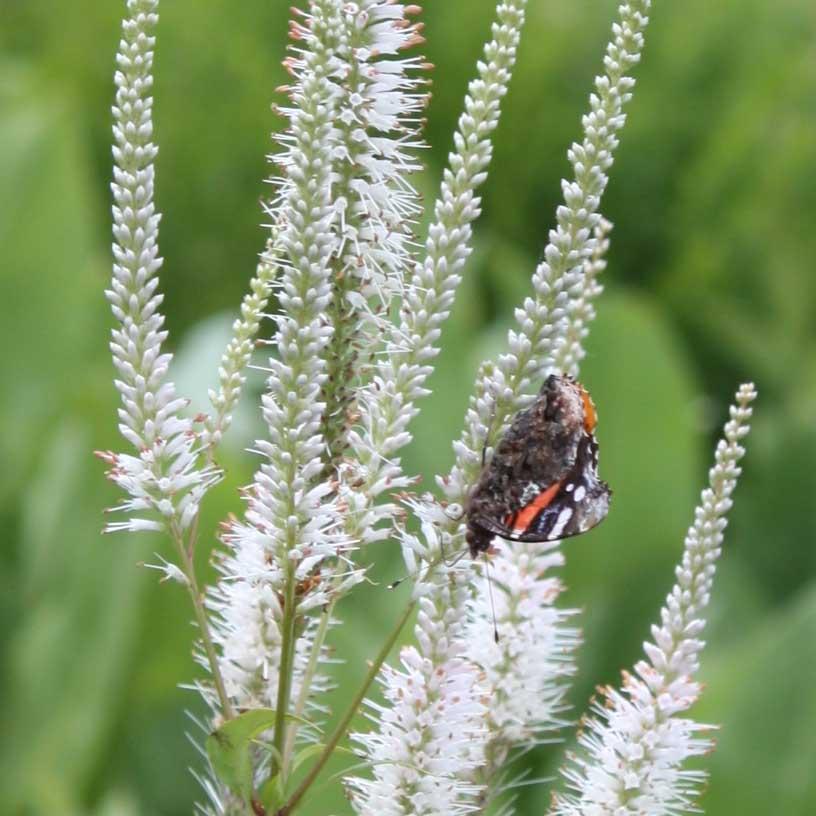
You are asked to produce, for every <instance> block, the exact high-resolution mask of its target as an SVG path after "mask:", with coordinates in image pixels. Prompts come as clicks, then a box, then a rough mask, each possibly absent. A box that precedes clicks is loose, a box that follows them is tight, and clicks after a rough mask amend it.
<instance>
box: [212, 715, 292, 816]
mask: <svg viewBox="0 0 816 816" xmlns="http://www.w3.org/2000/svg"><path fill="white" fill-rule="evenodd" d="M275 716H276V715H275V711H274V709H271V708H256V709H253V710H252V711H246V712H244V713H243V714H239V715H238V716H237V717H235V718H234V719H232V720H229V721H228V722H226V723H224V725H222V726H221V728H219V729H217V730H216V731H213V732H212V734H210V736H209V737H207V743H206V747H207V756H208V757H209V758H210V762H211V763H212V766H213V770H214V771H215V773H216V774H217V775H218V778H219V779H220V780H221V781H222V782H223V783H224V784H225V785H227V786H228V787H229V788H230V789H231V790H232V791H234V792H235V793H237V794H238V795H239V796H241V797H243V799H244V800H245V801H249V798H250V796H251V795H252V758H251V756H250V753H249V751H250V747H251V746H252V743H253V741H254V740H255V738H256V737H257V736H258V735H259V734H261V733H263V732H264V731H266V730H268V729H269V728H272V727H273V726H274V724H275Z"/></svg>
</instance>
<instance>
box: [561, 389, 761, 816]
mask: <svg viewBox="0 0 816 816" xmlns="http://www.w3.org/2000/svg"><path fill="white" fill-rule="evenodd" d="M755 398H756V391H755V390H754V386H753V385H752V384H750V383H749V384H745V385H742V386H741V387H740V389H739V391H737V395H736V399H735V402H736V404H735V405H732V406H731V412H730V414H731V418H730V419H729V421H728V422H727V423H726V425H725V429H724V432H723V436H724V438H723V439H721V440H720V441H719V443H718V444H717V448H716V451H715V454H714V465H713V467H712V468H711V470H710V471H709V474H708V479H709V485H708V487H707V488H706V489H705V490H703V493H702V496H701V498H700V504H699V505H698V507H697V508H696V510H695V512H694V523H693V524H692V525H691V527H689V530H688V534H687V535H686V540H685V544H684V547H683V557H682V559H681V561H680V564H679V565H678V566H677V568H676V570H675V573H676V576H677V583H676V584H675V585H674V587H673V588H672V590H671V592H670V593H669V595H668V597H667V598H666V605H665V606H664V607H663V609H661V610H660V623H659V624H656V625H654V626H652V638H653V642H648V641H647V642H646V643H644V644H643V648H644V651H645V652H646V660H641V661H640V662H639V663H637V665H636V666H635V671H634V674H628V673H625V674H624V678H623V687H622V689H619V690H618V689H612V688H607V689H604V690H603V697H604V699H603V701H602V702H599V703H596V704H595V705H594V707H593V716H592V718H591V719H589V721H588V722H586V723H585V724H584V725H583V727H582V733H581V736H580V738H579V745H580V751H579V753H578V754H577V755H575V756H573V757H571V760H570V764H569V766H568V767H567V769H566V770H565V772H564V774H565V776H566V778H567V782H568V786H569V788H570V789H571V791H572V793H570V794H569V795H563V796H559V797H557V798H556V801H555V805H554V807H553V809H552V811H551V812H552V814H553V816H579V815H580V816H605V814H616V816H617V815H618V814H619V816H629V814H631V816H635V814H637V815H638V816H664V815H665V814H675V813H683V812H688V811H689V810H690V809H693V808H694V800H695V798H696V796H697V795H698V794H699V788H700V783H701V782H702V781H703V779H704V777H705V775H704V773H703V772H702V771H699V770H688V769H685V768H683V767H682V765H683V763H684V762H685V761H686V760H687V759H688V758H690V757H694V756H699V755H701V754H704V753H706V752H707V751H709V750H710V749H711V747H712V744H711V741H710V740H709V739H708V738H707V737H705V736H704V734H705V733H706V732H707V731H709V730H710V726H706V725H701V724H699V723H696V722H694V721H693V720H691V719H689V718H688V717H684V716H682V714H683V712H685V711H687V710H688V709H689V708H690V707H691V705H692V704H693V703H694V702H695V701H696V700H697V698H698V697H699V696H700V692H701V685H700V683H699V682H698V681H697V680H695V675H696V673H697V670H698V668H699V655H700V652H701V651H702V649H703V646H704V643H703V641H702V640H700V635H701V633H702V631H703V628H704V626H705V617H704V616H705V612H706V607H707V606H708V602H709V598H710V595H711V587H712V584H713V580H714V573H715V570H716V562H717V559H718V558H719V556H720V553H721V552H722V542H723V532H724V530H725V528H726V525H727V524H728V520H727V517H726V516H727V513H728V511H729V510H730V509H731V505H732V500H731V496H732V494H733V492H734V488H735V487H736V484H737V477H738V476H739V474H740V469H739V467H738V466H737V463H738V462H739V460H740V459H741V458H742V456H743V454H744V453H745V450H744V449H743V448H742V446H741V445H740V441H741V440H742V439H743V438H744V437H745V436H746V435H747V433H748V430H749V426H748V421H749V419H750V418H751V407H750V405H751V402H753V400H754V399H755Z"/></svg>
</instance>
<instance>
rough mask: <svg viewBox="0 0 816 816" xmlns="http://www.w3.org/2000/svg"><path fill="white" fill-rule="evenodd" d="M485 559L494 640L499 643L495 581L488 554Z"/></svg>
mask: <svg viewBox="0 0 816 816" xmlns="http://www.w3.org/2000/svg"><path fill="white" fill-rule="evenodd" d="M484 559H485V576H486V577H487V594H488V595H489V596H490V611H491V613H492V614H493V640H494V641H495V642H496V643H498V642H499V625H498V623H497V622H496V601H495V600H494V599H493V579H492V578H491V577H490V560H489V559H488V557H487V553H485V554H484Z"/></svg>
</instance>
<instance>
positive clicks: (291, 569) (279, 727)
mask: <svg viewBox="0 0 816 816" xmlns="http://www.w3.org/2000/svg"><path fill="white" fill-rule="evenodd" d="M296 584H297V581H296V580H295V565H294V563H293V562H291V561H290V562H289V564H288V565H287V568H286V588H285V590H284V602H283V624H282V627H281V629H282V631H281V636H282V641H281V660H280V669H279V671H278V702H277V705H276V707H275V748H276V749H277V751H278V756H279V757H283V751H284V740H285V738H286V715H287V713H288V711H289V696H290V694H291V691H292V670H293V668H294V662H295V621H296V618H297V615H296V611H297V610H296V609H295V606H296V601H295V590H296V589H297V587H296ZM285 772H286V765H285V763H282V767H281V782H282V783H283V784H284V785H285V784H286V776H285Z"/></svg>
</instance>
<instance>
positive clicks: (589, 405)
mask: <svg viewBox="0 0 816 816" xmlns="http://www.w3.org/2000/svg"><path fill="white" fill-rule="evenodd" d="M578 387H579V388H580V389H581V401H582V402H583V403H584V430H585V431H586V432H587V433H592V432H593V431H594V430H595V426H596V425H597V424H598V414H597V413H596V412H595V405H594V403H593V402H592V397H590V396H589V393H588V392H587V390H586V389H585V388H584V387H583V386H582V385H579V386H578Z"/></svg>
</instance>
